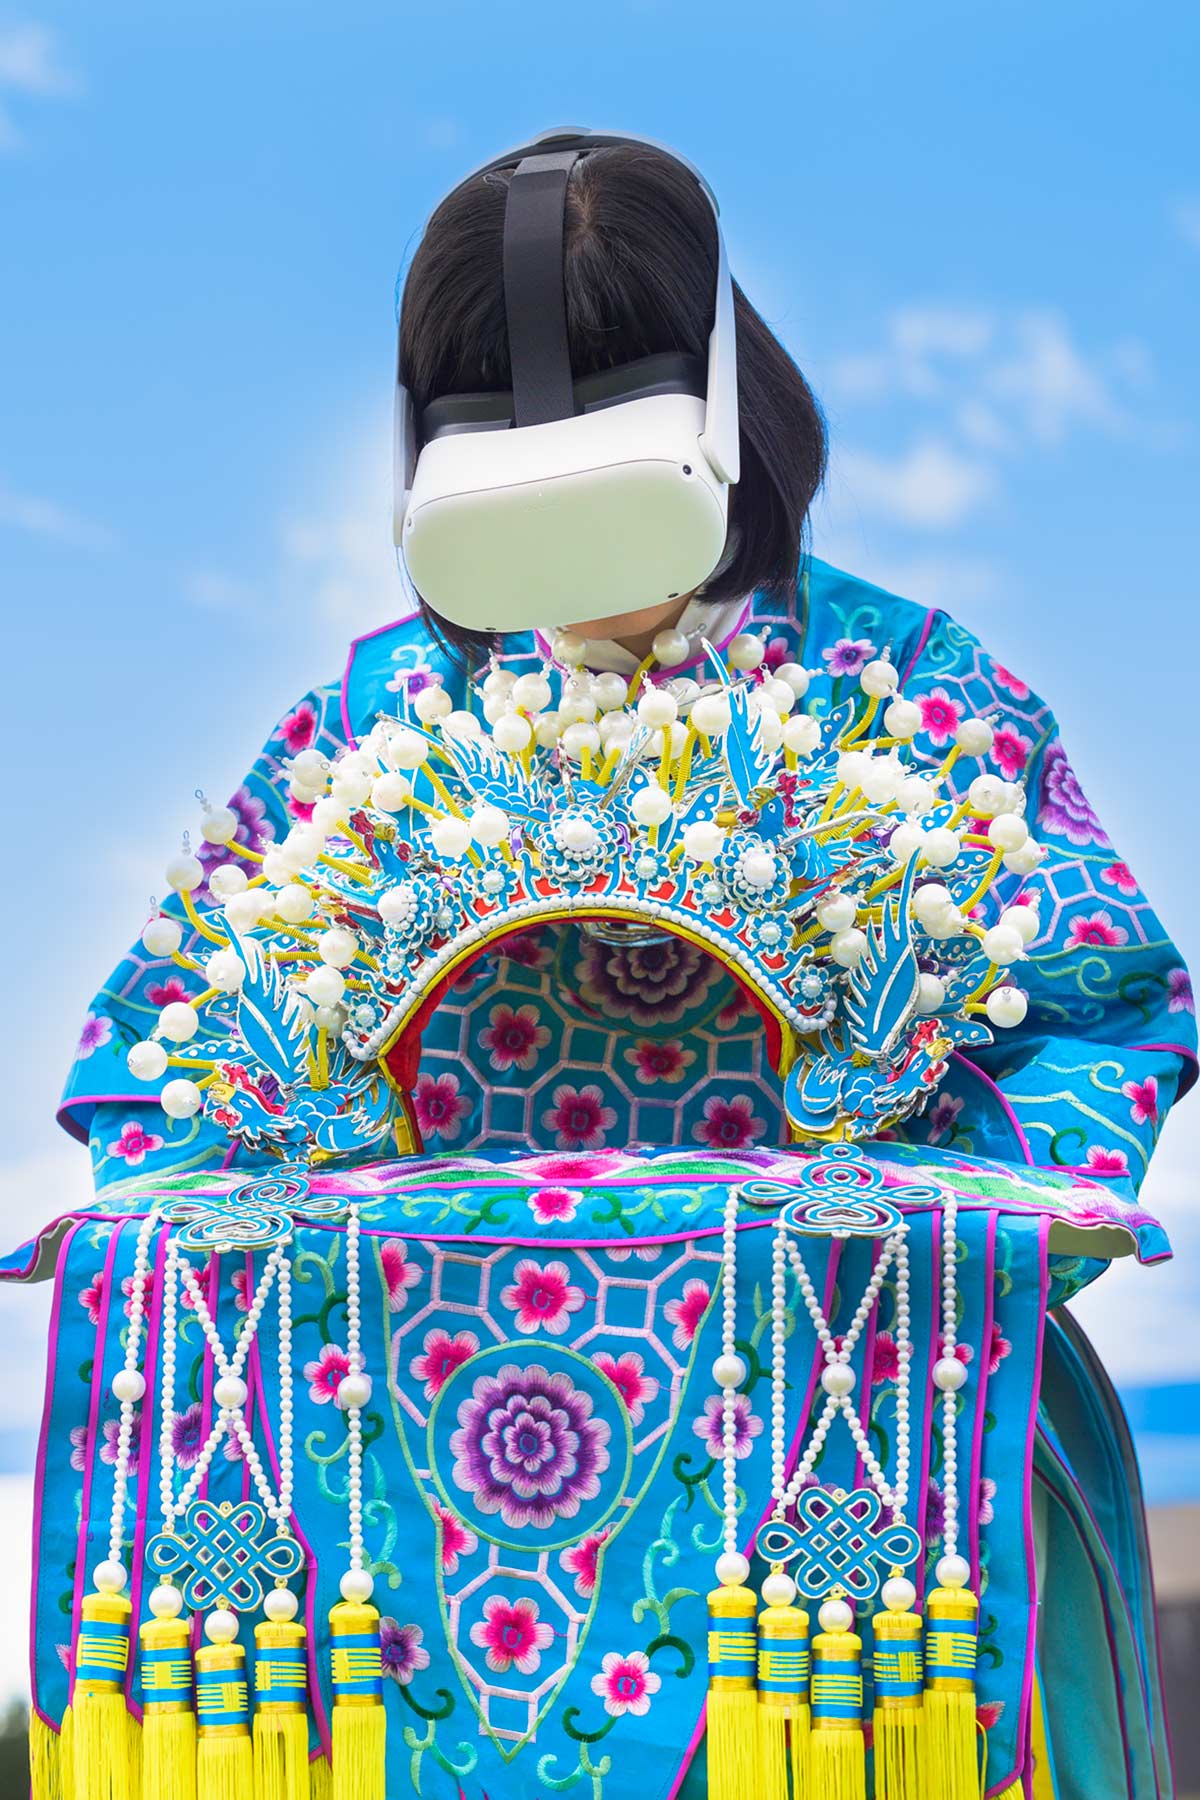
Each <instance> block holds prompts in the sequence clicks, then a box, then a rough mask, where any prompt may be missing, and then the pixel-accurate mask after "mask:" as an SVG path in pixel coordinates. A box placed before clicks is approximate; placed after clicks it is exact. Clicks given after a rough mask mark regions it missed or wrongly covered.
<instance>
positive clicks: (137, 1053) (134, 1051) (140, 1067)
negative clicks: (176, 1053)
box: [125, 1038, 167, 1081]
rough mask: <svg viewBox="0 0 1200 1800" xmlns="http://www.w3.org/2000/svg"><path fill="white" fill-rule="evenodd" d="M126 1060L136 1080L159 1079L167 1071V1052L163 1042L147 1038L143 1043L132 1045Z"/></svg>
mask: <svg viewBox="0 0 1200 1800" xmlns="http://www.w3.org/2000/svg"><path fill="white" fill-rule="evenodd" d="M125 1061H126V1063H127V1064H128V1066H129V1073H130V1074H131V1075H132V1076H133V1077H134V1078H135V1080H137V1081H157V1080H158V1078H159V1076H160V1075H162V1074H165V1072H166V1067H167V1053H166V1051H165V1050H164V1049H163V1047H162V1045H161V1044H159V1043H156V1042H155V1041H154V1040H153V1039H152V1038H147V1039H146V1040H145V1041H144V1042H143V1043H140V1044H131V1045H130V1049H129V1055H128V1056H127V1057H126V1058H125Z"/></svg>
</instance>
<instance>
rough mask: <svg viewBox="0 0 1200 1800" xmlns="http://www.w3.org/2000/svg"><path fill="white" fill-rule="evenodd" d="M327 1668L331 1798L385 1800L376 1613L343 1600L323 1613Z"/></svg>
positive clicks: (383, 1723)
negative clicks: (329, 1679) (330, 1707)
mask: <svg viewBox="0 0 1200 1800" xmlns="http://www.w3.org/2000/svg"><path fill="white" fill-rule="evenodd" d="M329 1630H330V1634H331V1639H332V1642H331V1645H330V1657H331V1660H332V1672H333V1732H332V1738H333V1742H332V1759H331V1760H332V1765H333V1767H332V1776H333V1779H332V1783H331V1789H332V1800H387V1796H386V1790H385V1774H384V1755H385V1749H386V1731H387V1720H386V1716H385V1714H384V1710H383V1658H382V1655H381V1653H380V1647H379V1614H378V1612H376V1610H375V1608H374V1607H373V1606H369V1605H366V1604H365V1603H361V1602H359V1601H352V1600H343V1601H342V1602H341V1603H340V1604H339V1605H337V1606H335V1607H334V1608H333V1610H332V1611H331V1612H330V1614H329Z"/></svg>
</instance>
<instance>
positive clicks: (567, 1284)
mask: <svg viewBox="0 0 1200 1800" xmlns="http://www.w3.org/2000/svg"><path fill="white" fill-rule="evenodd" d="M500 1298H501V1300H502V1301H503V1303H504V1305H505V1306H507V1307H508V1309H509V1311H510V1312H514V1313H516V1315H517V1330H518V1331H522V1332H530V1331H537V1330H539V1329H542V1330H545V1331H548V1332H549V1333H550V1335H551V1337H561V1336H562V1334H563V1332H564V1331H565V1330H566V1329H567V1327H568V1326H569V1325H570V1323H571V1314H572V1313H577V1312H578V1311H579V1309H580V1307H581V1306H582V1305H583V1302H584V1292H583V1289H582V1288H581V1287H576V1286H575V1285H574V1284H573V1283H572V1281H571V1280H570V1272H569V1270H568V1268H567V1265H566V1263H564V1262H548V1263H536V1262H534V1261H533V1259H532V1257H528V1256H527V1257H524V1258H523V1259H522V1260H521V1261H520V1262H519V1263H518V1264H517V1268H516V1280H515V1281H514V1282H512V1283H511V1285H510V1286H508V1287H506V1288H504V1289H503V1290H502V1291H501V1294H500Z"/></svg>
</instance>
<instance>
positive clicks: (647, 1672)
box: [592, 1650, 662, 1719]
mask: <svg viewBox="0 0 1200 1800" xmlns="http://www.w3.org/2000/svg"><path fill="white" fill-rule="evenodd" d="M661 1686H662V1679H661V1677H660V1676H658V1675H656V1674H655V1673H654V1670H653V1669H652V1668H651V1667H650V1658H649V1657H648V1656H647V1655H646V1652H645V1651H644V1650H631V1651H630V1653H629V1655H628V1656H618V1655H617V1653H616V1651H615V1650H610V1651H609V1652H608V1655H607V1656H606V1657H605V1658H604V1660H603V1662H602V1663H601V1664H600V1673H599V1674H598V1675H593V1676H592V1692H593V1694H598V1695H599V1696H600V1698H601V1699H602V1700H603V1702H604V1710H605V1712H606V1713H610V1714H611V1715H612V1717H613V1718H614V1719H619V1718H621V1717H622V1716H623V1714H625V1713H632V1714H633V1715H634V1717H635V1718H638V1719H640V1718H641V1717H642V1715H643V1714H644V1713H648V1712H649V1711H650V1698H651V1695H653V1694H657V1692H658V1690H659V1688H660V1687H661Z"/></svg>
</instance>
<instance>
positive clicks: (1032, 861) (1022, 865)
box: [1004, 838, 1046, 875]
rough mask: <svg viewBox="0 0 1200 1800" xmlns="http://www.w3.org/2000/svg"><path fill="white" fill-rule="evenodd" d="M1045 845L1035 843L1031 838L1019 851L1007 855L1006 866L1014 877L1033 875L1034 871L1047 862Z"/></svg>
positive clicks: (1009, 852) (1012, 851)
mask: <svg viewBox="0 0 1200 1800" xmlns="http://www.w3.org/2000/svg"><path fill="white" fill-rule="evenodd" d="M1045 856H1046V848H1045V845H1044V844H1038V843H1035V842H1034V840H1033V838H1030V840H1029V842H1028V843H1027V844H1022V845H1021V848H1020V849H1019V850H1010V851H1008V853H1007V854H1006V855H1005V858H1004V866H1005V868H1006V869H1008V870H1009V872H1010V873H1011V874H1013V875H1032V874H1033V871H1034V870H1035V869H1036V868H1037V867H1038V866H1039V865H1040V864H1041V863H1042V862H1043V861H1044V860H1045Z"/></svg>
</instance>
